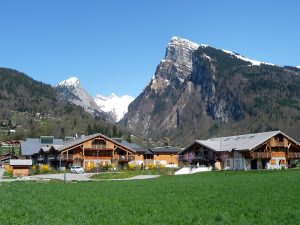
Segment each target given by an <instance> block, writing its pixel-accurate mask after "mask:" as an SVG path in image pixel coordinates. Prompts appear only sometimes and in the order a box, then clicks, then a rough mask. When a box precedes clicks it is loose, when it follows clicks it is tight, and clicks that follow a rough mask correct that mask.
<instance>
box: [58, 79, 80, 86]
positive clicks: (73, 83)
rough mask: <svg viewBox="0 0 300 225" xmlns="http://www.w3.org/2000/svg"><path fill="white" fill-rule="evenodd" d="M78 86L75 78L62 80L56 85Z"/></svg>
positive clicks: (77, 80)
mask: <svg viewBox="0 0 300 225" xmlns="http://www.w3.org/2000/svg"><path fill="white" fill-rule="evenodd" d="M79 84H80V82H79V79H78V78H77V77H70V78H69V79H67V80H64V81H62V82H60V83H59V84H58V86H78V85H79Z"/></svg>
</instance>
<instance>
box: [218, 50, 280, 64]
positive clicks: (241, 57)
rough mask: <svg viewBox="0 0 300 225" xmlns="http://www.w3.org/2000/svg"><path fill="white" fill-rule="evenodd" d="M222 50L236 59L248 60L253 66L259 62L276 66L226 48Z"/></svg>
mask: <svg viewBox="0 0 300 225" xmlns="http://www.w3.org/2000/svg"><path fill="white" fill-rule="evenodd" d="M222 51H223V52H225V53H227V54H230V55H232V56H234V57H236V58H238V59H241V60H243V61H246V62H250V63H251V64H252V65H253V66H260V65H261V64H266V65H270V66H276V65H275V64H272V63H266V62H260V61H257V60H253V59H249V58H247V57H244V56H242V55H240V54H237V53H234V52H232V51H228V50H224V49H222Z"/></svg>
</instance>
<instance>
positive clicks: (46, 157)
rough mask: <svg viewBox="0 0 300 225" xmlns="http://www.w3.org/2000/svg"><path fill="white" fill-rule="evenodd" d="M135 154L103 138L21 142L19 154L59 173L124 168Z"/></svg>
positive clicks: (99, 136)
mask: <svg viewBox="0 0 300 225" xmlns="http://www.w3.org/2000/svg"><path fill="white" fill-rule="evenodd" d="M135 153H136V152H135V150H134V149H131V148H130V147H127V146H124V145H123V144H121V143H120V142H118V141H115V140H113V139H111V138H108V137H107V136H105V135H102V134H93V135H89V136H82V137H80V138H67V139H66V140H65V141H64V140H62V139H54V137H53V136H42V137H41V138H39V139H38V138H29V139H27V140H26V141H21V154H22V155H23V156H25V157H26V158H30V159H32V160H33V163H34V164H49V165H50V166H51V167H53V168H55V169H58V168H61V167H65V168H69V167H70V166H71V165H73V166H82V167H83V168H84V169H86V170H91V169H93V168H96V167H97V168H98V167H103V166H109V165H111V164H112V163H113V164H114V165H115V166H117V165H118V166H123V165H125V164H127V163H128V162H129V161H131V160H134V156H135Z"/></svg>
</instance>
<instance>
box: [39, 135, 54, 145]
mask: <svg viewBox="0 0 300 225" xmlns="http://www.w3.org/2000/svg"><path fill="white" fill-rule="evenodd" d="M53 139H54V137H53V136H41V138H40V141H41V144H42V145H52V144H53Z"/></svg>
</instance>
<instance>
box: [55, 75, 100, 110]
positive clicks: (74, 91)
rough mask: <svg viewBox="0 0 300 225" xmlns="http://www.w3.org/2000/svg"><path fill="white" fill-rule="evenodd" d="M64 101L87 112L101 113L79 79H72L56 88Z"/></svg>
mask: <svg viewBox="0 0 300 225" xmlns="http://www.w3.org/2000/svg"><path fill="white" fill-rule="evenodd" d="M55 87H56V88H57V90H58V92H59V96H60V98H61V99H62V100H64V101H68V102H71V103H73V104H75V105H78V106H81V107H83V108H84V109H85V111H86V112H89V113H91V114H95V113H97V112H101V111H100V109H99V107H98V106H97V104H96V103H95V101H94V99H93V98H92V97H91V96H90V95H89V94H88V92H87V91H86V90H85V89H84V88H83V87H82V86H81V84H80V81H79V79H78V78H77V77H70V78H69V79H67V80H64V81H62V82H60V83H59V84H58V85H56V86H55Z"/></svg>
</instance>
